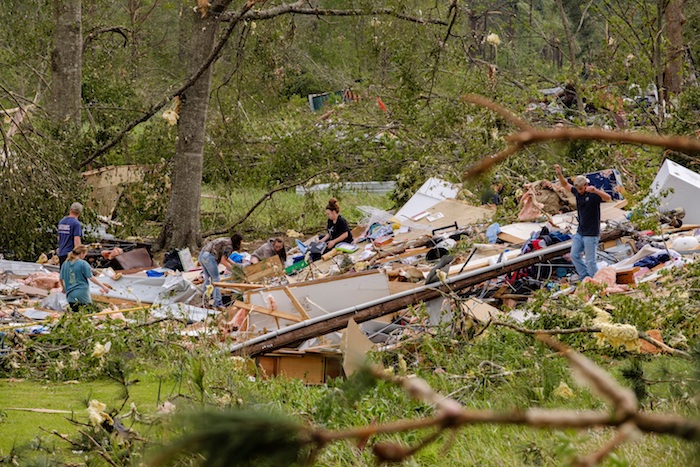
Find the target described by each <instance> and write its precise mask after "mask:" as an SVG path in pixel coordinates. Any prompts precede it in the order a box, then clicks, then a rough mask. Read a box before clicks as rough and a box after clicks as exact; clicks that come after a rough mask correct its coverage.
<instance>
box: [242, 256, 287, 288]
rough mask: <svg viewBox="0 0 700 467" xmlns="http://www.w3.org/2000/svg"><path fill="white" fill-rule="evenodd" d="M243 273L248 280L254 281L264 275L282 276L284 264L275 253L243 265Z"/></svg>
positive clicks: (262, 277)
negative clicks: (257, 261)
mask: <svg viewBox="0 0 700 467" xmlns="http://www.w3.org/2000/svg"><path fill="white" fill-rule="evenodd" d="M243 274H245V278H246V280H247V281H248V282H256V281H258V280H260V279H265V278H266V277H279V276H284V266H283V265H282V261H280V258H279V256H277V255H275V256H272V257H270V258H265V259H263V260H261V261H260V262H259V263H255V264H251V265H250V266H246V267H244V268H243Z"/></svg>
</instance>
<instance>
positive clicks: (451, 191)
mask: <svg viewBox="0 0 700 467" xmlns="http://www.w3.org/2000/svg"><path fill="white" fill-rule="evenodd" d="M458 192H459V188H458V187H456V186H455V185H454V184H452V183H450V182H446V181H444V180H440V179H439V178H429V179H428V180H427V181H426V182H425V183H424V184H423V185H422V186H421V187H420V188H419V189H418V191H416V193H415V194H414V195H413V196H411V199H409V200H408V201H407V202H406V204H404V205H403V207H402V208H401V209H399V211H398V212H397V213H396V217H397V218H398V219H399V220H405V219H409V218H411V217H413V216H415V215H416V214H419V213H421V212H423V211H425V210H426V209H429V208H432V207H433V206H435V205H436V204H438V203H439V202H440V201H442V200H444V199H453V198H454V197H455V196H457V193H458Z"/></svg>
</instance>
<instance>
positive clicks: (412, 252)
mask: <svg viewBox="0 0 700 467" xmlns="http://www.w3.org/2000/svg"><path fill="white" fill-rule="evenodd" d="M429 251H430V248H427V247H422V248H409V249H407V250H406V251H404V252H403V253H399V254H398V255H393V256H387V257H385V258H381V259H378V260H377V263H379V264H384V263H389V262H391V261H398V260H400V259H403V258H408V257H410V256H416V255H422V254H424V253H427V252H429Z"/></svg>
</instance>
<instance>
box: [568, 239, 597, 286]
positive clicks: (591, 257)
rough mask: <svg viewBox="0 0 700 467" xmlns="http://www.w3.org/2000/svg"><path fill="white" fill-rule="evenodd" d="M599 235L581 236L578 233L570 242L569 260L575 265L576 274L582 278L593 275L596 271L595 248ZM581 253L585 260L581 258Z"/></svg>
mask: <svg viewBox="0 0 700 467" xmlns="http://www.w3.org/2000/svg"><path fill="white" fill-rule="evenodd" d="M599 241H600V235H598V236H595V237H589V236H585V237H584V236H583V235H581V234H579V233H577V234H576V235H574V241H573V243H572V244H571V262H572V263H574V266H575V267H576V274H578V276H579V277H580V278H581V280H583V278H584V277H593V276H594V275H595V273H596V272H598V266H596V261H595V259H596V250H597V249H598V242H599ZM581 253H583V254H584V255H585V262H584V260H583V259H581Z"/></svg>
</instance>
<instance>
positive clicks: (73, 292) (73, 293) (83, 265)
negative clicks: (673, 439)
mask: <svg viewBox="0 0 700 467" xmlns="http://www.w3.org/2000/svg"><path fill="white" fill-rule="evenodd" d="M60 275H61V280H62V281H63V286H64V287H65V288H66V298H67V299H68V303H75V302H78V303H82V304H87V303H92V299H91V298H90V283H89V282H88V279H90V278H91V277H92V271H91V270H90V265H89V264H88V262H87V261H85V260H82V259H76V260H75V261H66V262H65V263H63V266H61V274H60Z"/></svg>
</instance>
